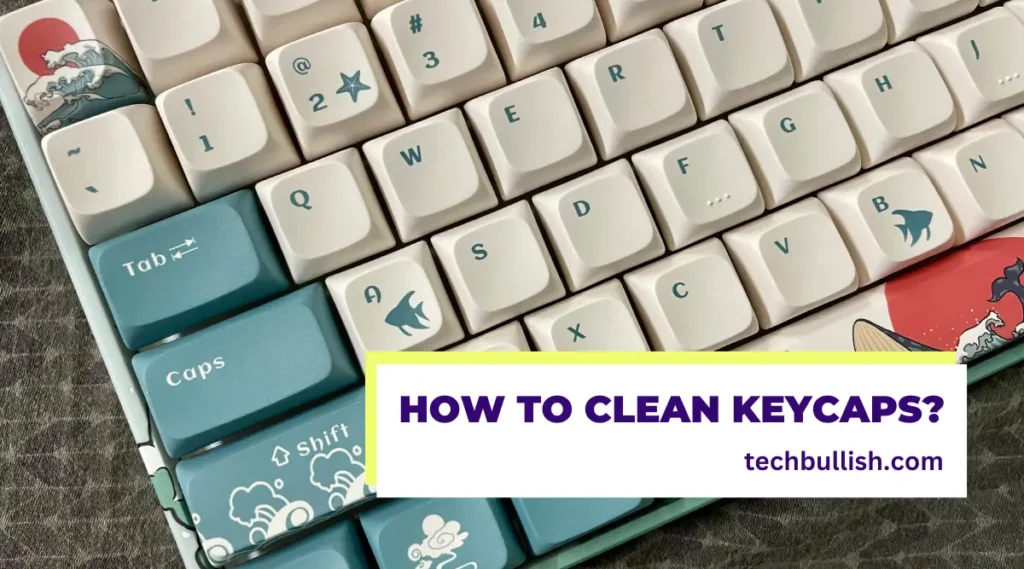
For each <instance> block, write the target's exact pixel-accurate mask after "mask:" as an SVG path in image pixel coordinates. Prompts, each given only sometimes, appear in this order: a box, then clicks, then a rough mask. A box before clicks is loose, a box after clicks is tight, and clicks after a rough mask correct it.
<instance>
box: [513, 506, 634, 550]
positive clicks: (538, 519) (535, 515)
mask: <svg viewBox="0 0 1024 569" xmlns="http://www.w3.org/2000/svg"><path fill="white" fill-rule="evenodd" d="M652 502H654V500H651V499H649V498H611V499H592V498H512V505H513V506H514V507H515V510H516V515H517V516H518V517H519V522H520V523H521V524H522V526H523V532H524V533H525V534H526V541H527V543H528V544H529V546H530V550H531V551H532V552H533V554H534V555H543V554H544V553H547V552H549V551H551V550H552V549H555V548H556V547H558V546H560V545H562V544H564V543H568V542H570V541H572V540H573V539H576V538H577V537H580V536H583V535H586V534H588V533H590V532H592V531H594V530H595V529H597V528H599V527H601V526H604V525H606V524H610V523H611V522H613V521H615V520H617V519H619V518H621V517H623V516H626V515H628V514H630V513H632V512H635V511H637V510H639V509H641V508H645V507H647V506H648V505H650V504H651V503H652Z"/></svg>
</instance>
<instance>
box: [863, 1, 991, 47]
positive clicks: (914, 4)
mask: <svg viewBox="0 0 1024 569" xmlns="http://www.w3.org/2000/svg"><path fill="white" fill-rule="evenodd" d="M977 7H978V0H882V8H883V9H884V10H885V22H886V27H887V28H888V29H889V43H890V44H895V43H899V42H901V41H903V40H905V39H907V38H909V37H911V36H915V35H917V34H919V33H921V32H923V31H925V30H930V29H932V28H934V27H936V26H941V25H942V24H944V23H946V22H951V21H953V20H955V19H957V18H959V17H960V16H963V15H964V14H970V13H971V11H972V10H974V9H975V8H977Z"/></svg>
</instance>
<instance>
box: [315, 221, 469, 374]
mask: <svg viewBox="0 0 1024 569" xmlns="http://www.w3.org/2000/svg"><path fill="white" fill-rule="evenodd" d="M327 288H328V289H329V290H330V292H331V297H332V298H333V299H334V305H335V306H336V307H337V309H338V314H339V315H340V316H341V321H342V322H343V323H344V324H345V330H346V331H347V332H348V337H349V340H350V341H351V343H352V347H353V349H354V350H355V352H356V355H357V356H358V357H359V361H360V363H363V362H364V359H365V355H366V352H398V351H403V350H408V351H434V350H438V349H441V348H444V347H446V346H449V345H451V344H454V343H455V342H458V341H459V340H461V339H462V338H463V337H464V336H465V333H464V332H463V331H462V325H461V324H459V321H458V319H457V317H456V316H455V309H454V308H453V307H452V303H451V300H449V298H448V293H447V292H445V289H444V285H443V283H442V282H441V276H440V274H438V272H437V267H436V266H435V265H434V259H433V258H432V257H431V255H430V250H429V248H428V247H427V245H426V243H424V242H422V241H421V242H419V243H416V244H413V245H410V246H408V247H406V248H404V249H399V250H398V251H395V252H394V253H391V254H389V255H386V256H384V257H381V258H379V259H376V260H374V261H371V262H369V263H366V264H363V265H360V266H358V267H356V268H354V269H349V270H347V271H344V272H342V273H338V274H336V275H333V276H331V277H328V278H327Z"/></svg>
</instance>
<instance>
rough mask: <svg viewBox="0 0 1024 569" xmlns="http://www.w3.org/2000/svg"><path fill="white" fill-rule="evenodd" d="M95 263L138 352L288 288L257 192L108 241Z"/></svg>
mask: <svg viewBox="0 0 1024 569" xmlns="http://www.w3.org/2000/svg"><path fill="white" fill-rule="evenodd" d="M89 258H90V260H91V261H92V266H93V270H94V271H95V272H96V277H97V279H98V280H99V283H100V287H101V288H102V289H103V294H104V296H106V299H107V305H108V306H109V307H110V312H111V315H112V316H113V317H114V322H116V323H117V327H118V330H119V331H120V333H121V338H122V339H123V340H124V343H125V345H127V346H128V347H129V348H131V349H133V350H137V349H139V348H142V347H144V346H146V345H149V344H152V343H153V342H156V341H158V340H161V339H164V338H166V337H168V336H171V335H173V334H177V333H179V332H182V331H184V330H186V329H189V328H192V327H194V326H197V325H199V324H202V323H203V322H205V321H207V320H211V319H213V318H215V317H217V316H220V315H222V314H225V313H228V312H231V311H234V310H237V309H239V308H242V307H243V306H246V305H248V304H251V303H253V302H257V301H259V300H262V299H264V298H267V297H269V296H272V295H275V294H278V293H280V292H282V291H284V290H286V289H287V288H288V277H287V275H286V274H285V272H284V269H283V267H282V266H281V263H280V262H279V261H278V259H277V253H276V251H275V249H274V244H273V243H272V241H271V237H270V235H268V233H267V231H266V229H264V227H263V221H262V218H261V215H260V211H259V205H258V204H257V203H256V196H255V195H254V194H253V193H252V191H250V190H243V191H240V192H236V193H234V194H231V195H229V196H226V197H223V198H221V199H219V200H216V201H212V202H210V203H208V204H205V205H201V206H199V207H197V208H195V209H191V210H189V211H186V212H184V213H180V214H178V215H176V216H174V217H170V218H167V219H165V220H163V221H158V222H157V223H155V224H153V225H149V226H147V227H143V228H142V229H137V230H135V231H133V232H131V233H128V234H125V235H122V236H120V237H117V238H115V239H112V240H110V241H106V242H104V243H102V244H100V245H97V246H95V247H93V248H92V249H90V250H89Z"/></svg>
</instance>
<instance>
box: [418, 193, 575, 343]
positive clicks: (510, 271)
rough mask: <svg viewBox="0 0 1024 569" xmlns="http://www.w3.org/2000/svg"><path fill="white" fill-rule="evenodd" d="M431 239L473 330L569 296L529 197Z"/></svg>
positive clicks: (476, 330)
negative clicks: (552, 259) (531, 207)
mask: <svg viewBox="0 0 1024 569" xmlns="http://www.w3.org/2000/svg"><path fill="white" fill-rule="evenodd" d="M430 243H431V245H433V246H434V251H436V252H437V256H438V259H440V261H441V266H442V267H444V271H445V274H447V275H448V282H450V283H451V285H452V289H453V290H454V292H455V296H456V298H457V300H458V302H459V307H460V308H461V309H462V316H463V319H464V320H465V322H466V326H467V327H468V328H469V331H470V333H472V334H476V333H478V332H481V331H483V330H486V329H488V328H490V327H492V326H495V325H497V324H500V323H502V322H504V321H506V320H509V319H511V318H515V317H516V316H519V315H520V314H524V313H526V312H529V311H530V310H533V309H534V308H537V307H539V306H542V305H544V304H547V303H549V302H552V301H554V300H557V299H559V298H561V297H563V296H565V287H563V286H562V281H561V279H559V278H558V272H557V271H556V270H555V265H554V263H553V262H552V261H551V255H550V254H549V253H548V249H547V246H546V245H545V244H544V238H543V237H542V236H541V233H540V229H539V228H538V227H537V221H536V220H535V219H534V217H533V211H531V210H530V205H529V204H528V203H527V202H525V201H520V202H518V203H516V204H514V205H510V206H508V207H505V208H503V209H500V210H498V211H496V212H494V213H492V214H489V215H486V216H484V217H481V218H480V219H477V220H474V221H471V222H469V223H467V224H465V225H460V226H458V227H456V228H454V229H449V230H448V231H446V232H444V233H440V234H438V235H435V236H434V237H433V238H431V240H430Z"/></svg>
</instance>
